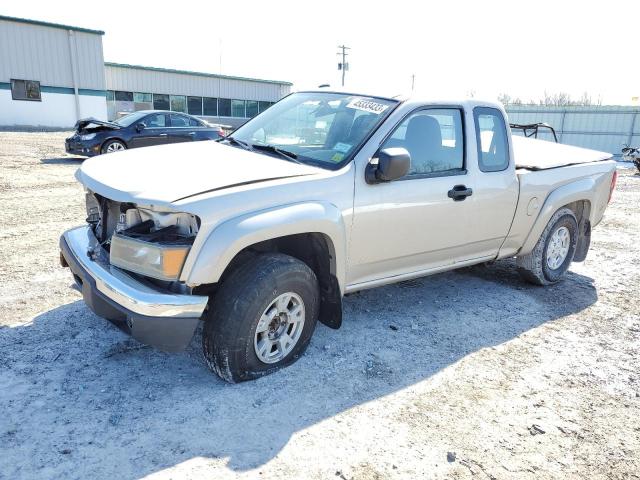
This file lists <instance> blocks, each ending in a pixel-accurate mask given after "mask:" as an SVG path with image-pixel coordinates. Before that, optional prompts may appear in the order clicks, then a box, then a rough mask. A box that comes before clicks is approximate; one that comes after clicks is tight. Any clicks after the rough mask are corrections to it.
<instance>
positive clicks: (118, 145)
mask: <svg viewBox="0 0 640 480" xmlns="http://www.w3.org/2000/svg"><path fill="white" fill-rule="evenodd" d="M120 150H124V145H122V144H121V143H118V142H114V143H112V144H110V145H109V146H108V147H107V153H112V152H119V151H120Z"/></svg>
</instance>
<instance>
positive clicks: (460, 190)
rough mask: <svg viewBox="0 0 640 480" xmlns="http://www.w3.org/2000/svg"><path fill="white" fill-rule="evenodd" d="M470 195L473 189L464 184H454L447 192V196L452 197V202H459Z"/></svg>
mask: <svg viewBox="0 0 640 480" xmlns="http://www.w3.org/2000/svg"><path fill="white" fill-rule="evenodd" d="M471 195H473V190H472V189H471V188H467V187H466V185H456V186H454V187H453V188H452V189H451V190H449V191H448V192H447V196H448V197H449V198H451V199H453V201H454V202H461V201H462V200H464V199H465V198H467V197H470V196H471Z"/></svg>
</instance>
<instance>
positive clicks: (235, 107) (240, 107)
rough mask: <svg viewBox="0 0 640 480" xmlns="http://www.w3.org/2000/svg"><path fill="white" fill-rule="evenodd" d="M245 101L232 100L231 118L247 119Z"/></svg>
mask: <svg viewBox="0 0 640 480" xmlns="http://www.w3.org/2000/svg"><path fill="white" fill-rule="evenodd" d="M244 107H245V102H244V100H231V116H232V117H240V118H244V117H246V116H247V115H246V112H245V108H244Z"/></svg>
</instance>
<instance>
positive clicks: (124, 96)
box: [115, 92, 133, 102]
mask: <svg viewBox="0 0 640 480" xmlns="http://www.w3.org/2000/svg"><path fill="white" fill-rule="evenodd" d="M115 97H116V102H133V92H115Z"/></svg>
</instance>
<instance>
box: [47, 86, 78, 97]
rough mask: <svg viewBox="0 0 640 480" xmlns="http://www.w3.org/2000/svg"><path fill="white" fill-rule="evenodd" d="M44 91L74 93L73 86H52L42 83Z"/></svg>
mask: <svg viewBox="0 0 640 480" xmlns="http://www.w3.org/2000/svg"><path fill="white" fill-rule="evenodd" d="M40 91H41V92H42V93H66V94H71V95H73V88H69V87H50V86H49V85H40Z"/></svg>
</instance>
